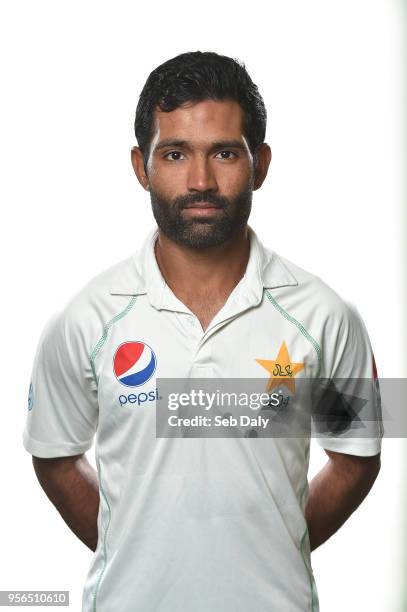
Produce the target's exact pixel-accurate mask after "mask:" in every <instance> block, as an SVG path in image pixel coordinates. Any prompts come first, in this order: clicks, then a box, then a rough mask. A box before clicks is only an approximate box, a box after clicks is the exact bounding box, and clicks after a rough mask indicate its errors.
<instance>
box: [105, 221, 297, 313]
mask: <svg viewBox="0 0 407 612" xmlns="http://www.w3.org/2000/svg"><path fill="white" fill-rule="evenodd" d="M247 228H248V236H249V240H250V253H249V260H248V263H247V266H246V272H245V274H244V276H243V278H241V279H240V281H239V283H238V284H237V285H236V287H235V288H234V289H233V291H232V293H231V295H230V298H231V299H233V300H234V301H235V302H237V303H239V304H240V305H244V304H247V306H249V305H253V306H255V305H257V304H259V303H260V302H261V300H262V297H263V289H274V288H276V287H285V286H289V285H298V282H297V280H296V278H295V277H294V276H293V274H292V273H291V272H290V271H289V270H288V269H287V268H286V266H285V265H284V264H283V262H282V261H281V260H280V258H279V257H278V255H277V254H276V253H274V252H273V251H271V250H270V249H268V248H265V247H264V246H263V244H262V242H261V241H260V239H259V237H258V236H257V234H256V232H255V231H254V230H253V228H252V227H251V226H249V225H248V226H247ZM157 237H158V227H157V226H155V227H153V228H152V229H151V230H150V231H149V232H148V234H147V236H146V238H145V240H144V242H143V243H142V245H141V248H140V249H139V250H138V251H136V252H135V253H134V254H133V255H132V256H131V257H130V258H129V260H127V262H128V264H129V265H127V266H126V267H125V268H122V269H119V273H118V274H117V275H116V277H115V278H114V279H113V281H112V283H111V286H110V289H109V290H110V293H111V294H112V295H128V296H132V295H142V294H147V297H148V299H149V301H150V304H151V305H152V306H153V307H154V308H156V309H158V310H161V309H163V308H167V309H168V308H169V309H170V310H186V311H188V312H189V310H188V309H187V308H186V306H185V305H183V304H182V302H181V301H180V300H178V298H177V297H176V296H175V295H174V293H173V292H172V291H171V290H170V289H169V287H168V286H167V283H166V282H165V279H164V277H163V276H162V274H161V271H160V268H159V266H158V263H157V260H156V257H155V252H154V245H155V242H156V240H157Z"/></svg>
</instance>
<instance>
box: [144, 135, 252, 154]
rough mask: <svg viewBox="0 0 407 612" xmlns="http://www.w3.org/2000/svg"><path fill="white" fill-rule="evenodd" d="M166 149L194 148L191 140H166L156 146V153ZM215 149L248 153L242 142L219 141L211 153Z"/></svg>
mask: <svg viewBox="0 0 407 612" xmlns="http://www.w3.org/2000/svg"><path fill="white" fill-rule="evenodd" d="M166 147H183V148H184V149H190V150H191V148H192V147H191V143H190V141H189V140H181V139H179V138H166V139H165V140H161V141H160V142H159V143H158V144H157V145H156V147H155V151H158V150H160V149H165V148H166ZM215 149H241V150H242V151H246V147H245V146H244V144H243V143H242V142H241V141H240V140H219V141H218V142H213V143H212V144H211V146H210V151H214V150H215Z"/></svg>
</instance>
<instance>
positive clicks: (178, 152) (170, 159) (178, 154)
mask: <svg viewBox="0 0 407 612" xmlns="http://www.w3.org/2000/svg"><path fill="white" fill-rule="evenodd" d="M170 155H171V156H178V157H175V158H174V157H169V156H170ZM181 155H182V153H181V152H180V151H169V152H168V153H166V154H165V155H164V159H168V160H169V161H179V159H180V157H179V156H181Z"/></svg>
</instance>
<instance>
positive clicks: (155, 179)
mask: <svg viewBox="0 0 407 612" xmlns="http://www.w3.org/2000/svg"><path fill="white" fill-rule="evenodd" d="M149 179H150V183H151V185H152V187H153V189H156V190H157V191H160V192H161V193H166V194H169V193H171V192H174V193H175V192H177V193H179V191H180V189H181V190H182V189H183V188H184V189H185V187H184V186H185V183H186V180H187V172H186V167H185V165H184V166H181V164H177V165H176V164H175V163H174V166H172V167H170V164H169V163H167V164H166V163H162V164H152V165H151V167H150V170H149Z"/></svg>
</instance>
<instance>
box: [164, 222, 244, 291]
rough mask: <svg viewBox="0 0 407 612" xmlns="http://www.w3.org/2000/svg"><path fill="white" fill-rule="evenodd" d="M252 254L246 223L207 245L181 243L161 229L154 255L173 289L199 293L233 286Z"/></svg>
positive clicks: (242, 273) (240, 276)
mask: <svg viewBox="0 0 407 612" xmlns="http://www.w3.org/2000/svg"><path fill="white" fill-rule="evenodd" d="M249 254H250V241H249V236H248V227H247V225H246V226H245V227H244V228H243V229H242V230H240V231H239V232H237V233H236V234H235V235H234V236H233V237H232V238H231V239H230V240H228V241H227V242H225V243H224V244H221V245H219V246H214V247H208V248H207V249H194V248H192V247H186V246H183V245H179V244H177V243H175V242H174V241H172V240H170V239H169V238H168V237H167V236H166V235H165V234H163V233H162V232H161V230H160V229H159V230H158V238H157V241H156V243H155V256H156V259H157V263H158V266H159V268H160V271H161V274H162V275H163V277H164V279H165V281H166V283H167V285H168V286H169V287H170V288H171V289H172V290H173V291H174V290H176V291H177V292H179V293H181V294H184V293H188V294H193V295H199V294H202V293H205V294H208V293H212V292H218V291H222V290H223V291H224V290H225V289H230V290H232V289H233V288H234V287H235V286H236V285H237V283H238V282H239V280H240V279H241V278H242V276H243V275H244V273H245V271H246V266H247V262H248V260H249Z"/></svg>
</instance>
